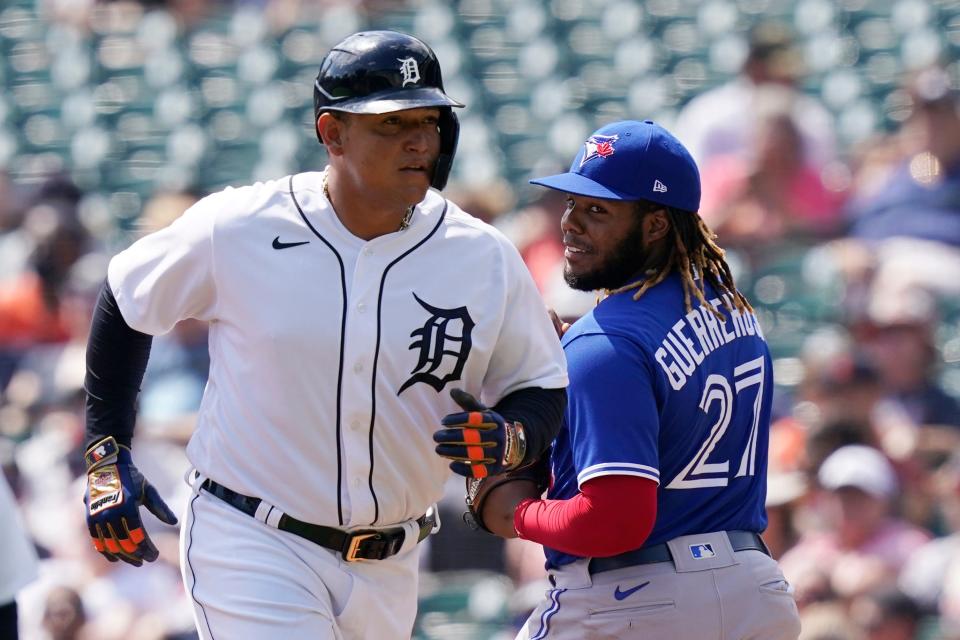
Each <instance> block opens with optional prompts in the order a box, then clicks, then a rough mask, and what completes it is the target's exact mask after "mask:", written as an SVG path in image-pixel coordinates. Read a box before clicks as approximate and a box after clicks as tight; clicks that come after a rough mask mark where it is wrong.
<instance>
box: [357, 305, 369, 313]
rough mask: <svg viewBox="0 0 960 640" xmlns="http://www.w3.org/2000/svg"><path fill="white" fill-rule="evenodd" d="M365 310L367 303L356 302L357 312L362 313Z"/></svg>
mask: <svg viewBox="0 0 960 640" xmlns="http://www.w3.org/2000/svg"><path fill="white" fill-rule="evenodd" d="M366 310H367V305H366V304H365V303H363V302H358V303H357V312H359V313H363V312H364V311H366Z"/></svg>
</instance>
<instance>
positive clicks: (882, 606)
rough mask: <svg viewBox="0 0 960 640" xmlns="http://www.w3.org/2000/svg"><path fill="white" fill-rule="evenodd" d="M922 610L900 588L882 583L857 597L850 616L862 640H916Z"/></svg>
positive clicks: (851, 606) (851, 607)
mask: <svg viewBox="0 0 960 640" xmlns="http://www.w3.org/2000/svg"><path fill="white" fill-rule="evenodd" d="M922 617H923V612H922V611H921V609H920V607H919V606H918V605H917V603H916V602H914V601H913V599H912V598H910V597H909V596H908V595H906V594H904V593H903V592H901V591H900V590H898V589H896V588H892V587H883V588H880V589H878V590H875V591H871V592H869V593H865V594H863V595H861V596H858V597H857V598H856V599H854V601H853V603H852V604H851V605H850V618H851V619H852V621H853V622H854V624H856V626H857V628H858V629H859V630H860V632H861V639H862V640H914V639H915V638H916V637H917V632H918V631H919V630H920V620H921V618H922Z"/></svg>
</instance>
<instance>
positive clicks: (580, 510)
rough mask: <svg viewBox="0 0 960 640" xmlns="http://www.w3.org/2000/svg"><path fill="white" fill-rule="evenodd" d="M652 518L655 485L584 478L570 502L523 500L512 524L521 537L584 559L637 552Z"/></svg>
mask: <svg viewBox="0 0 960 640" xmlns="http://www.w3.org/2000/svg"><path fill="white" fill-rule="evenodd" d="M656 519H657V483H656V482H654V481H653V480H650V479H648V478H641V477H639V476H626V475H610V476H600V477H598V478H593V479H591V480H588V481H587V482H585V483H584V484H583V486H582V487H580V493H578V494H577V495H576V496H574V497H573V498H570V499H569V500H534V499H532V498H531V499H527V500H524V501H523V502H521V503H520V504H519V505H517V509H516V511H515V512H514V515H513V524H514V528H516V530H517V533H518V534H519V536H520V537H521V538H524V539H526V540H533V541H534V542H539V543H540V544H542V545H545V546H547V547H550V548H551V549H556V550H557V551H562V552H564V553H569V554H571V555H575V556H581V557H584V558H602V557H606V556H615V555H617V554H620V553H624V552H626V551H631V550H633V549H638V548H639V547H641V546H642V545H643V543H644V541H645V540H646V539H647V536H649V535H650V532H651V531H652V530H653V523H654V522H655V521H656Z"/></svg>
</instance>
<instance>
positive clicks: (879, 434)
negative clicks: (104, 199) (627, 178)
mask: <svg viewBox="0 0 960 640" xmlns="http://www.w3.org/2000/svg"><path fill="white" fill-rule="evenodd" d="M43 4H45V5H46V11H47V12H48V15H51V16H54V17H55V19H57V20H77V19H80V18H79V17H78V16H82V15H83V11H84V7H85V5H87V4H90V3H84V2H82V1H81V2H77V1H75V0H70V1H67V0H44V3H43ZM145 4H157V5H165V6H167V7H168V8H169V10H170V11H172V12H173V13H174V15H176V16H177V19H178V20H181V21H183V22H184V23H185V24H189V22H190V21H191V20H202V19H205V17H206V16H207V15H208V14H209V13H210V12H211V11H214V10H222V9H223V6H224V5H226V6H228V7H233V6H239V5H256V6H258V7H259V8H261V9H263V10H264V11H269V12H271V15H284V11H286V10H291V11H292V9H290V7H293V6H295V5H296V6H299V4H300V3H299V2H297V1H296V0H269V1H268V0H234V1H233V2H210V1H209V0H206V1H204V0H193V1H190V0H167V1H166V2H160V1H159V0H157V1H156V2H151V3H145ZM363 4H364V7H365V9H366V10H369V11H376V10H378V9H379V5H378V3H377V2H369V3H363ZM750 42H751V47H750V50H749V52H748V55H747V56H746V58H745V62H744V64H743V65H742V67H741V70H740V72H739V73H738V74H732V75H731V76H730V77H729V78H728V81H727V82H725V83H721V84H719V85H718V86H716V87H715V88H713V89H711V90H710V91H706V92H703V93H702V94H700V95H699V96H697V97H695V98H694V99H693V100H690V101H689V102H687V103H686V104H685V105H681V106H680V107H679V108H678V109H677V113H676V114H675V115H676V118H675V121H674V122H671V123H667V124H669V125H670V126H673V129H674V131H675V132H676V134H677V136H678V137H679V138H680V139H681V140H682V141H683V142H684V143H685V144H687V145H688V146H689V148H690V149H691V150H692V152H693V153H694V155H695V157H696V159H697V161H698V163H699V165H700V168H701V175H702V180H703V204H702V211H701V212H702V215H703V217H704V219H705V220H706V221H707V222H708V224H709V225H710V226H711V227H712V228H713V229H714V230H715V231H716V232H717V233H718V235H719V242H720V244H721V245H722V246H724V247H728V248H729V257H730V261H731V264H732V265H734V266H735V269H736V271H737V274H736V275H737V276H738V277H739V278H740V282H741V283H742V286H743V287H745V288H747V289H745V290H746V293H747V295H748V297H750V298H751V299H752V301H753V302H754V303H755V306H756V307H757V309H758V313H759V315H760V320H761V324H762V325H765V329H766V328H767V327H768V326H770V327H772V324H770V323H780V324H778V325H777V331H774V330H773V329H772V328H771V331H769V332H768V333H769V335H768V337H769V338H770V339H771V343H772V345H773V346H774V355H775V357H776V367H775V376H776V378H777V391H776V393H777V400H776V411H775V413H776V415H775V416H774V417H775V420H774V423H773V425H772V427H771V451H770V469H769V474H768V479H769V488H768V495H767V506H768V515H769V522H770V524H769V528H768V530H767V532H766V533H765V538H766V541H767V543H768V544H769V546H770V548H771V549H772V551H773V552H774V554H775V556H776V557H777V558H778V559H780V560H781V562H782V566H783V569H784V572H785V574H786V577H787V579H788V580H789V581H790V582H791V583H792V585H793V586H794V588H795V589H796V596H797V601H798V604H799V606H800V611H801V617H802V621H803V632H802V635H801V638H803V639H804V640H925V639H930V640H932V639H943V640H951V639H952V640H960V92H958V86H960V85H958V81H960V65H958V63H957V62H956V61H951V60H943V61H941V64H939V65H934V66H924V67H923V68H917V69H911V70H908V71H907V72H905V73H904V74H902V76H901V77H900V78H899V80H898V81H899V83H900V86H901V87H902V94H903V96H905V103H904V105H905V106H904V109H905V114H904V118H903V119H902V123H901V125H900V126H899V127H898V128H897V129H896V130H893V131H886V132H885V131H879V130H878V131H876V132H874V133H873V135H871V136H869V137H868V138H866V139H864V140H862V141H861V142H860V143H859V144H858V145H857V146H855V147H846V146H844V145H842V144H841V143H840V142H839V141H838V137H837V136H836V134H835V131H836V123H835V122H834V120H833V116H832V115H831V113H830V111H829V110H828V109H826V108H825V107H824V106H823V104H822V103H821V102H820V101H819V100H818V98H817V96H816V95H815V94H811V93H810V92H808V91H803V90H801V85H802V79H803V78H802V74H803V68H804V59H803V56H802V55H801V54H800V52H798V51H797V50H795V49H793V48H792V47H791V45H790V37H789V33H787V32H785V31H784V27H783V25H780V26H777V27H771V26H768V25H763V26H762V28H761V27H758V28H757V29H755V30H753V31H752V32H751V40H750ZM629 115H630V116H631V117H635V118H638V119H642V118H644V117H646V114H641V113H635V114H634V113H632V114H629ZM303 135H304V136H308V135H310V134H309V131H306V130H305V131H304V132H303ZM467 151H469V149H468V150H467ZM458 161H465V156H461V157H458ZM307 168H310V167H302V169H307ZM521 193H522V192H521V190H520V189H517V188H516V185H511V184H509V183H506V182H504V181H502V180H499V181H491V182H490V183H489V184H487V185H484V186H483V187H482V188H477V187H476V186H475V185H467V184H452V185H451V187H450V189H449V193H448V195H449V196H450V197H452V198H453V199H455V200H456V201H457V202H459V203H460V204H461V206H463V208H464V209H466V210H467V211H470V212H473V213H475V214H476V215H478V217H481V218H483V219H484V220H487V221H489V222H490V223H491V224H494V225H496V226H498V227H499V228H501V229H502V230H503V231H504V232H505V233H506V234H507V235H508V236H509V237H510V238H511V239H512V240H513V241H514V242H515V244H516V245H517V247H518V249H519V250H520V252H521V254H522V256H523V257H524V259H525V261H526V262H527V264H528V266H529V268H530V270H531V272H532V274H533V276H534V279H535V281H536V282H537V285H538V287H539V288H540V290H541V293H542V294H543V295H544V298H545V300H546V301H547V303H548V305H550V306H552V307H554V308H556V309H557V310H558V312H559V313H560V314H561V315H562V316H563V317H564V318H565V319H568V320H573V319H575V318H576V317H578V316H579V315H580V314H582V313H583V312H584V310H586V309H588V308H589V307H590V305H592V304H594V297H593V296H591V295H583V294H578V293H576V292H573V291H571V290H569V289H568V288H567V287H566V286H565V285H564V283H563V281H562V276H561V266H562V256H563V250H562V246H561V236H560V230H559V218H560V215H561V213H562V209H563V207H562V202H560V201H558V200H557V198H556V196H555V194H554V193H553V192H552V191H550V192H546V193H543V194H542V196H541V197H540V199H538V200H530V198H524V197H521ZM202 195H204V194H203V193H199V192H197V193H195V192H193V191H192V190H190V189H187V188H184V189H181V190H177V191H158V192H156V193H155V194H153V195H152V197H150V198H149V200H148V201H147V202H146V203H145V204H144V206H143V207H142V211H141V212H140V213H139V215H138V216H137V219H136V223H135V224H134V225H133V226H132V229H133V231H130V232H129V234H128V235H127V236H123V237H122V240H119V241H118V239H117V238H118V233H117V227H116V226H109V225H104V224H103V223H102V221H99V220H98V219H97V218H96V217H95V216H91V215H90V212H89V210H88V207H87V206H86V205H85V204H84V202H85V201H84V192H83V189H82V188H80V187H79V186H77V184H76V182H75V181H74V180H73V179H72V178H71V175H70V174H69V173H68V172H64V171H54V172H50V173H46V174H43V175H34V176H31V178H30V179H29V180H18V179H15V178H14V177H11V176H10V175H9V174H8V173H6V172H3V171H2V170H0V464H2V469H3V472H4V475H5V477H6V480H7V481H8V482H9V484H10V486H11V487H12V489H13V491H14V495H15V496H16V498H17V500H18V503H19V506H20V511H21V515H22V517H23V520H24V523H25V527H26V530H27V532H28V533H29V536H30V538H31V540H32V541H33V543H34V545H35V547H36V549H37V553H38V555H39V558H40V563H39V567H40V570H39V575H38V577H37V579H36V580H35V581H34V582H33V583H31V584H30V585H29V586H27V587H26V588H25V589H23V591H22V592H21V594H20V598H19V602H20V612H21V629H22V634H23V635H22V637H24V638H27V639H28V640H33V639H43V638H50V639H55V640H89V639H92V638H97V639H98V640H110V639H112V638H117V639H119V638H123V639H124V640H161V639H163V640H173V639H180V638H183V639H187V638H195V637H196V635H195V632H194V631H193V621H192V617H191V607H190V603H189V600H188V598H189V594H186V593H185V592H184V590H183V586H182V583H181V579H180V574H179V568H178V567H179V565H178V531H177V529H176V528H175V527H169V526H167V525H164V524H162V523H160V522H159V521H158V520H156V519H154V518H153V517H152V516H150V515H149V514H147V513H146V512H145V511H144V512H143V515H144V518H145V524H146V526H147V527H148V529H149V530H150V532H151V536H152V537H153V539H154V541H155V542H156V544H157V546H158V547H159V549H160V559H159V560H158V561H157V562H155V563H152V564H148V565H145V566H144V567H142V568H136V569H135V568H133V567H130V566H128V565H126V564H123V563H117V564H110V563H107V562H105V561H104V560H103V559H102V558H101V557H100V556H99V555H98V554H96V553H95V552H94V550H93V548H92V546H91V544H90V540H89V536H88V535H87V532H86V525H85V522H84V514H83V508H82V505H81V497H82V494H83V477H82V475H81V474H82V471H83V460H82V450H81V449H82V441H83V403H84V393H83V386H82V385H83V376H84V372H85V369H84V351H85V342H86V336H87V333H88V329H89V320H90V317H91V312H92V305H93V304H94V302H95V300H96V295H97V293H98V290H99V287H100V285H101V284H102V282H103V280H104V277H105V273H106V265H107V262H108V260H109V257H110V255H112V253H114V252H115V251H116V250H117V249H118V248H119V247H120V246H122V245H123V244H124V243H129V242H131V241H132V240H133V239H135V237H136V236H137V235H140V234H143V233H148V232H149V231H151V230H154V229H157V228H161V227H163V226H165V225H166V224H169V223H170V222H171V221H172V220H174V219H175V218H176V217H177V216H179V215H180V214H181V213H182V212H183V211H184V210H185V209H186V208H187V207H189V206H190V204H192V203H193V202H195V201H196V200H197V199H198V198H199V197H202ZM785 256H800V258H799V260H798V262H796V264H795V265H794V266H793V267H791V268H792V269H793V270H792V271H791V272H790V273H789V274H786V275H784V274H783V273H781V272H779V271H775V270H774V269H775V268H780V267H783V265H784V257H785ZM770 274H774V275H770ZM764 276H767V277H764ZM791 278H793V279H795V280H797V281H802V282H803V284H804V287H805V288H804V295H805V296H806V295H811V296H813V297H819V301H818V302H817V304H822V305H825V306H827V307H829V308H830V309H832V310H833V312H832V313H831V314H830V315H829V317H824V316H815V322H813V323H806V324H804V325H803V327H802V330H793V331H791V328H790V325H789V322H787V321H788V320H789V318H790V314H789V313H787V311H788V310H789V308H788V307H789V304H791V303H797V302H798V301H797V300H792V299H791V292H795V291H797V290H796V289H791V288H790V287H791V286H792V285H793V284H795V282H794V281H793V280H791ZM784 287H786V288H787V291H786V293H784V292H783V291H782V289H783V288H784ZM778 288H779V289H778ZM814 315H815V314H814ZM784 322H787V324H786V326H783V323H784ZM781 332H782V333H781ZM778 336H783V337H784V342H783V343H782V344H781V343H777V342H776V339H777V337H778ZM784 345H786V346H784ZM208 364H209V362H208V355H207V351H206V327H205V326H204V325H203V324H201V323H199V322H184V323H181V324H180V325H178V326H177V327H176V329H175V330H174V331H173V332H172V333H170V334H168V335H166V336H163V337H160V338H158V339H156V340H155V341H154V343H153V350H152V355H151V359H150V364H149V368H148V370H147V374H146V377H145V380H144V383H143V387H142V393H141V397H140V405H139V424H138V432H137V437H136V439H135V441H134V443H135V445H134V446H135V448H136V453H137V461H138V465H139V466H140V468H141V470H142V471H143V473H144V474H145V475H146V476H147V477H149V478H150V479H151V481H152V482H153V483H154V484H155V485H156V486H157V488H158V490H159V491H160V493H161V494H162V495H163V496H164V498H165V499H166V500H167V502H168V503H169V504H171V505H172V506H173V505H180V506H181V507H182V506H183V505H185V504H186V496H187V492H188V487H187V485H186V484H185V483H184V481H183V475H184V473H185V472H186V471H187V469H188V468H189V463H188V461H187V460H186V457H185V455H184V445H185V443H186V441H187V440H188V439H189V437H190V433H191V430H192V426H193V415H194V412H195V411H196V409H197V407H198V405H199V400H200V397H201V394H202V392H203V388H204V384H205V379H206V374H207V367H208ZM461 507H462V485H461V483H459V482H457V481H454V480H451V483H450V485H449V486H448V491H447V499H446V500H445V503H444V504H442V505H441V509H442V510H441V513H442V515H443V520H444V527H443V529H442V531H441V533H440V534H439V535H437V536H435V538H433V539H431V540H430V541H429V542H428V547H427V550H426V551H425V553H424V558H423V564H424V569H425V571H426V572H427V573H426V575H425V578H424V581H423V586H422V591H423V593H422V597H421V603H422V607H421V609H422V611H421V617H420V619H419V620H418V623H417V628H416V633H417V635H416V637H418V638H512V637H513V635H512V626H511V625H512V624H515V623H519V622H520V621H522V620H523V619H524V618H525V617H526V614H527V612H528V610H529V608H532V606H533V603H534V602H535V601H536V600H537V599H538V598H539V597H540V595H541V591H542V589H543V588H544V586H543V584H544V573H543V569H542V561H543V557H542V554H541V552H540V549H539V548H538V547H537V546H536V545H532V544H529V543H524V542H522V541H516V540H512V541H509V543H504V542H503V541H501V540H498V539H494V538H492V537H489V536H484V535H483V534H480V533H477V532H474V531H471V530H469V529H468V528H467V527H466V526H465V525H463V523H462V522H461V521H460V512H461V511H462V508H461ZM174 508H175V509H176V508H177V507H174ZM464 549H468V550H469V553H464ZM441 595H443V597H441ZM456 598H461V599H460V600H457V603H458V604H457V605H451V604H450V603H451V601H452V599H456ZM461 605H462V609H463V610H462V611H461V610H458V609H457V607H458V606H461ZM458 634H459V635H458ZM471 634H474V635H471Z"/></svg>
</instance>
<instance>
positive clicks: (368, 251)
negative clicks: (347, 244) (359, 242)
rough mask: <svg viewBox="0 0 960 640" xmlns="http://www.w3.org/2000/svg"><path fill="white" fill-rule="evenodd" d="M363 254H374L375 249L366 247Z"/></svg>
mask: <svg viewBox="0 0 960 640" xmlns="http://www.w3.org/2000/svg"><path fill="white" fill-rule="evenodd" d="M363 255H365V256H372V255H373V249H370V248H367V249H364V250H363Z"/></svg>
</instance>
